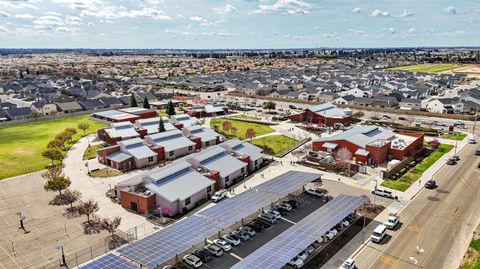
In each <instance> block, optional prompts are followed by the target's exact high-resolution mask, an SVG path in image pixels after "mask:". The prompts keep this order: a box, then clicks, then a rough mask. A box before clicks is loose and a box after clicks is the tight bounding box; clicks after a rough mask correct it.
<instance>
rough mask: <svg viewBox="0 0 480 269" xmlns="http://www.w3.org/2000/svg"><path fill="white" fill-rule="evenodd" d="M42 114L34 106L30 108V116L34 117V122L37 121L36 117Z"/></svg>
mask: <svg viewBox="0 0 480 269" xmlns="http://www.w3.org/2000/svg"><path fill="white" fill-rule="evenodd" d="M41 115H42V114H41V113H40V112H38V110H36V109H35V108H34V109H32V112H30V117H31V118H33V119H35V122H37V120H38V118H39V117H40V116H41Z"/></svg>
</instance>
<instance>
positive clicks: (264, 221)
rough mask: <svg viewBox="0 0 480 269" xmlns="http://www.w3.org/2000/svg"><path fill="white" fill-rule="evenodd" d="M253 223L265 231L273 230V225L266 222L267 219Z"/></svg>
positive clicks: (260, 219)
mask: <svg viewBox="0 0 480 269" xmlns="http://www.w3.org/2000/svg"><path fill="white" fill-rule="evenodd" d="M253 221H254V222H255V223H258V224H260V225H262V227H263V229H265V230H268V229H270V228H272V223H271V222H270V221H267V220H265V219H262V218H257V219H255V220H253Z"/></svg>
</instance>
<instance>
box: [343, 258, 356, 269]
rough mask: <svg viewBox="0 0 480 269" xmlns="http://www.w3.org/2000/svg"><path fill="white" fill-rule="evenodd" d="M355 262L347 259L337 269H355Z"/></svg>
mask: <svg viewBox="0 0 480 269" xmlns="http://www.w3.org/2000/svg"><path fill="white" fill-rule="evenodd" d="M355 268H356V265H355V261H354V260H353V259H352V258H349V259H347V260H346V261H344V262H343V263H342V265H341V266H340V268H339V269H355Z"/></svg>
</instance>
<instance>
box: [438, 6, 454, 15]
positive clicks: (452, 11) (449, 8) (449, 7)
mask: <svg viewBox="0 0 480 269" xmlns="http://www.w3.org/2000/svg"><path fill="white" fill-rule="evenodd" d="M442 11H443V12H445V13H447V14H450V15H455V14H457V10H456V9H455V7H453V6H448V7H446V8H444V9H443V10H442Z"/></svg>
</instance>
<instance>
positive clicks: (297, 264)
mask: <svg viewBox="0 0 480 269" xmlns="http://www.w3.org/2000/svg"><path fill="white" fill-rule="evenodd" d="M288 264H289V265H291V266H293V267H295V268H301V267H302V266H303V261H302V260H301V259H299V258H297V257H295V258H293V259H292V260H291V261H289V262H288Z"/></svg>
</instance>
